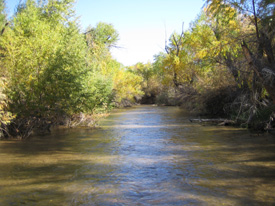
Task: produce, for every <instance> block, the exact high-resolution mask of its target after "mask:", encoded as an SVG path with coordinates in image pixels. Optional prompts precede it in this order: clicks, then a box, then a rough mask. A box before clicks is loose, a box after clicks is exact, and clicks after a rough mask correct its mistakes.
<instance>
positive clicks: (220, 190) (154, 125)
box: [0, 106, 275, 206]
mask: <svg viewBox="0 0 275 206" xmlns="http://www.w3.org/2000/svg"><path fill="white" fill-rule="evenodd" d="M188 118H190V116H189V115H188V114H187V113H185V112H183V111H182V110H180V109H179V108H176V107H153V106H140V107H135V108H130V109H118V110H115V111H114V112H113V113H112V114H111V115H110V116H109V117H108V118H106V119H105V120H104V121H102V122H101V123H100V128H98V129H87V128H82V129H81V128H78V129H59V130H56V131H54V132H53V133H52V134H51V135H45V136H37V137H32V138H30V139H29V140H26V141H1V142H0V205H39V206H40V205H275V204H274V203H275V195H274V194H275V137H274V136H271V135H267V134H265V135H260V136H258V135H255V134H250V133H249V132H247V131H246V130H241V129H237V128H228V127H216V126H202V125H199V124H194V123H190V122H189V120H188Z"/></svg>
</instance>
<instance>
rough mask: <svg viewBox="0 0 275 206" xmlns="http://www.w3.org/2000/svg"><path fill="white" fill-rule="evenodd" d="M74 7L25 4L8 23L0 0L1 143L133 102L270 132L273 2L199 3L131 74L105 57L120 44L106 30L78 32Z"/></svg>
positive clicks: (55, 1) (60, 1)
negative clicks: (175, 107)
mask: <svg viewBox="0 0 275 206" xmlns="http://www.w3.org/2000/svg"><path fill="white" fill-rule="evenodd" d="M74 3H75V1H74V0H47V1H42V0H39V1H34V0H26V1H25V2H24V3H21V4H19V5H18V6H17V10H16V12H15V14H14V15H13V16H12V17H11V18H10V19H7V17H6V13H5V1H4V0H0V13H1V14H0V26H1V28H0V29H1V30H0V32H1V33H0V35H1V36H0V58H1V62H0V75H1V76H0V77H1V78H0V84H1V87H0V121H1V122H0V124H1V127H0V136H1V137H2V138H8V137H16V138H21V139H22V138H27V137H28V136H29V135H30V134H31V133H32V132H33V131H34V130H37V131H40V132H45V131H49V129H50V127H51V126H54V125H67V126H76V125H85V126H92V125H93V124H94V122H95V119H96V118H97V117H99V116H101V115H104V114H105V113H106V112H108V111H109V110H110V109H111V108H113V107H115V106H128V105H131V104H133V103H135V102H138V103H156V104H164V105H180V106H182V107H185V108H187V109H189V110H192V111H196V112H198V113H200V114H204V115H208V116H213V117H223V118H228V119H231V120H234V122H235V123H236V124H238V125H242V126H244V127H249V128H255V129H260V130H263V129H266V130H272V128H274V118H275V106H274V103H275V57H274V50H275V46H274V45H275V38H274V35H275V21H274V19H275V12H274V11H275V3H274V0H228V1H222V0H207V1H206V2H205V7H204V9H202V11H201V13H200V14H199V15H198V17H197V19H195V20H194V21H193V23H191V25H190V27H189V29H188V30H186V31H184V29H182V33H181V34H177V33H173V34H171V36H170V38H169V39H168V40H167V41H166V45H165V51H164V52H160V53H159V54H156V55H155V60H154V62H152V63H146V64H144V63H137V64H136V65H133V66H130V67H125V66H123V65H122V64H121V63H119V62H117V61H116V60H115V59H113V58H112V56H111V53H110V50H111V49H112V48H114V47H117V41H118V39H119V34H118V32H117V31H116V30H115V28H114V26H113V25H111V24H108V23H103V22H99V23H98V24H97V25H96V26H94V27H92V26H90V27H88V28H86V29H85V32H83V31H81V29H80V26H79V22H78V19H77V17H76V15H75V11H74V7H73V5H74Z"/></svg>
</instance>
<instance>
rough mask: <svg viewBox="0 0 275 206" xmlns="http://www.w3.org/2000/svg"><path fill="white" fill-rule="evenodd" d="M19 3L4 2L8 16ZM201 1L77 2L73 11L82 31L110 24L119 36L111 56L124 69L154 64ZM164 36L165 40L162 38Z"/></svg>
mask: <svg viewBox="0 0 275 206" xmlns="http://www.w3.org/2000/svg"><path fill="white" fill-rule="evenodd" d="M18 2H19V0H6V4H7V9H8V12H9V13H10V14H11V13H13V11H14V8H15V6H16V5H17V4H18ZM203 4H204V1H203V0H136V1H133V0H77V2H76V5H75V8H76V13H77V16H79V17H80V23H81V25H82V29H83V30H84V29H85V28H86V27H88V26H89V25H91V26H95V25H96V24H97V23H98V22H100V21H101V22H106V23H110V24H113V26H114V27H115V29H116V30H117V31H118V33H119V35H120V40H119V42H118V46H119V47H121V48H119V49H112V54H113V56H114V58H116V59H117V60H118V61H119V62H121V63H123V64H124V65H125V66H129V65H133V64H135V63H137V62H143V63H146V62H147V61H153V56H154V55H155V54H158V53H159V52H160V51H164V46H165V38H166V37H167V38H169V36H170V35H171V34H172V33H173V32H174V31H176V32H178V33H180V32H181V28H182V22H184V29H188V28H189V23H190V22H191V21H193V20H195V19H196V17H197V15H198V14H199V13H200V11H201V9H202V7H203ZM165 33H166V34H167V36H166V35H165Z"/></svg>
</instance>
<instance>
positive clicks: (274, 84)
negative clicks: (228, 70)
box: [207, 0, 275, 103]
mask: <svg viewBox="0 0 275 206" xmlns="http://www.w3.org/2000/svg"><path fill="white" fill-rule="evenodd" d="M207 2H208V4H209V5H210V7H212V8H216V12H215V14H217V12H220V11H222V12H224V9H223V8H224V7H225V5H231V6H233V7H235V8H236V9H237V10H238V12H239V13H240V14H241V15H242V16H243V17H244V18H245V19H249V21H250V23H251V24H252V25H254V30H253V33H254V34H253V33H248V34H246V36H243V43H242V45H241V46H242V49H243V53H244V56H245V57H246V60H247V63H248V64H249V65H250V67H251V69H252V70H253V71H254V72H255V74H256V75H257V77H258V78H259V80H260V82H261V84H262V86H263V87H264V88H265V89H266V91H267V92H268V94H269V95H270V97H271V98H272V100H273V103H275V81H274V76H275V59H274V44H273V39H274V35H275V32H274V18H275V12H274V11H275V4H274V0H258V1H257V0H228V1H222V0H215V1H214V0H213V1H211V0H208V1H207ZM249 35H253V36H254V39H253V40H249V41H247V39H248V38H247V36H249ZM255 40H256V41H255Z"/></svg>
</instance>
